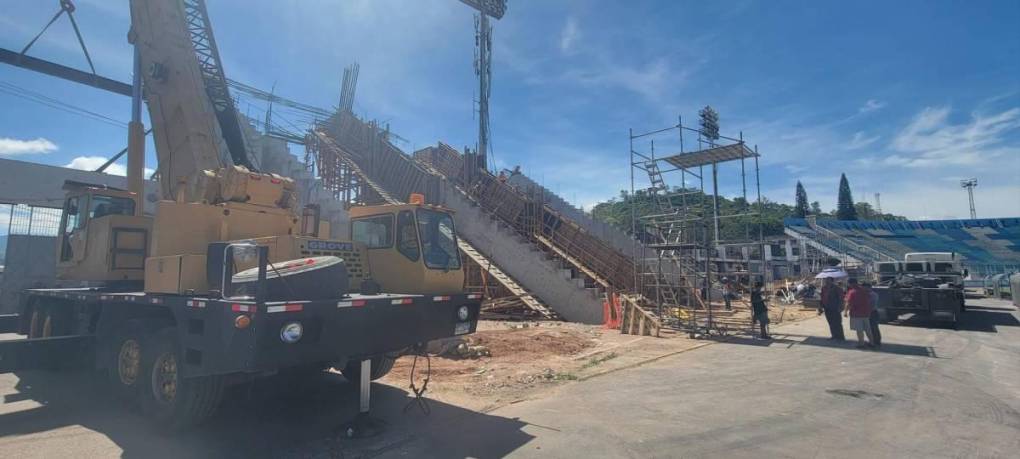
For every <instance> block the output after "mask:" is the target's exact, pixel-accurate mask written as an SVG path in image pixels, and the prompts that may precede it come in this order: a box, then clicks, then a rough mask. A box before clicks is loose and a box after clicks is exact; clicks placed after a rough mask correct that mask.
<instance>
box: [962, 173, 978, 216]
mask: <svg viewBox="0 0 1020 459" xmlns="http://www.w3.org/2000/svg"><path fill="white" fill-rule="evenodd" d="M960 186H961V187H963V188H966V189H967V196H968V197H969V198H970V218H977V211H976V210H974V187H976V186H977V179H976V178H970V179H966V180H960Z"/></svg>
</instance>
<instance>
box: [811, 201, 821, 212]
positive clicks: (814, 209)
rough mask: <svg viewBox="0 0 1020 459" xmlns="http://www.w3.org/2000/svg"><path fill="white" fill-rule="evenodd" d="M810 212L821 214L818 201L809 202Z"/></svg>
mask: <svg viewBox="0 0 1020 459" xmlns="http://www.w3.org/2000/svg"><path fill="white" fill-rule="evenodd" d="M811 214H812V215H821V214H822V205H821V204H819V203H818V201H814V202H812V203H811Z"/></svg>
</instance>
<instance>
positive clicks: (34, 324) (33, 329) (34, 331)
mask: <svg viewBox="0 0 1020 459" xmlns="http://www.w3.org/2000/svg"><path fill="white" fill-rule="evenodd" d="M45 315H46V312H45V311H44V310H43V307H42V306H36V307H34V308H32V318H31V319H30V320H29V322H28V337H29V338H42V326H43V322H44V321H45V320H46V318H45Z"/></svg>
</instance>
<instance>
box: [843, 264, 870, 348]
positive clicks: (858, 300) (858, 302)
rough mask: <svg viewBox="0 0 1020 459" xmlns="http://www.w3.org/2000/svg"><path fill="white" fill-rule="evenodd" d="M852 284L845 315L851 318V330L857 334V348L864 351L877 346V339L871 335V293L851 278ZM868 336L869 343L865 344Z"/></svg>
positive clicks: (846, 300)
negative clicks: (865, 338) (865, 337)
mask: <svg viewBox="0 0 1020 459" xmlns="http://www.w3.org/2000/svg"><path fill="white" fill-rule="evenodd" d="M848 283H849V284H850V286H849V288H847V291H846V298H845V299H844V301H845V303H846V308H845V309H844V311H843V315H845V316H849V317H850V329H851V330H853V331H856V332H857V348H858V349H863V348H866V347H873V346H874V345H875V337H874V336H873V335H872V334H871V320H869V317H870V316H871V292H870V291H869V290H868V289H867V288H864V287H863V286H861V285H860V284H858V283H857V279H855V278H852V277H851V278H850V280H849V281H848ZM865 335H867V336H868V342H867V343H865V342H864V336H865Z"/></svg>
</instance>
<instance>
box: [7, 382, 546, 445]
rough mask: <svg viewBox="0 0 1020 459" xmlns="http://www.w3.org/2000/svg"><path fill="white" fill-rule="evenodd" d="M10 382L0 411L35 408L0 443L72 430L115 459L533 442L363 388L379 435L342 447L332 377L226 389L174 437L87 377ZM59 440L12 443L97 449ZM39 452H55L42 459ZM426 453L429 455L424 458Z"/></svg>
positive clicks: (351, 398)
mask: <svg viewBox="0 0 1020 459" xmlns="http://www.w3.org/2000/svg"><path fill="white" fill-rule="evenodd" d="M17 376H18V378H19V382H18V384H17V386H16V387H15V389H16V390H17V393H14V394H7V395H5V396H4V400H3V403H4V404H5V405H7V404H10V403H13V402H15V401H19V400H34V401H36V402H37V403H39V404H41V405H42V406H38V407H34V408H28V409H24V410H20V411H14V410H12V409H0V439H4V438H7V439H8V440H9V439H10V438H9V437H10V436H13V435H29V434H36V433H43V432H47V431H51V430H53V429H58V428H62V427H67V426H75V425H80V426H82V427H84V428H86V429H88V430H92V431H95V432H97V433H99V434H100V435H102V436H105V437H106V439H108V440H109V441H110V442H113V443H114V444H116V446H117V447H119V448H121V449H122V450H123V456H124V457H145V458H150V457H245V458H248V457H362V456H374V455H377V454H379V453H382V452H385V451H388V450H391V449H393V448H396V447H400V446H402V445H408V444H412V443H416V442H428V441H430V437H431V436H432V435H433V434H438V433H442V432H443V430H444V427H446V426H448V425H451V424H453V423H454V421H456V422H457V423H461V422H468V423H471V424H473V425H479V426H483V428H484V429H485V431H486V433H487V435H486V437H487V438H486V439H485V441H484V442H482V441H476V442H453V443H450V442H442V445H441V446H442V448H441V451H442V453H441V454H437V455H442V456H456V457H471V456H473V457H491V456H504V455H506V454H508V453H509V452H511V451H513V450H515V449H517V448H519V447H521V446H522V445H524V444H525V443H527V442H529V441H530V440H531V439H532V438H533V436H531V435H529V434H527V433H525V432H523V431H522V430H521V428H522V427H523V426H525V425H526V423H523V422H520V421H518V420H515V419H508V418H502V417H499V416H492V415H488V414H484V413H479V412H475V411H470V410H466V409H464V408H460V407H457V406H454V405H449V404H445V403H441V402H438V401H436V400H429V404H430V406H431V408H432V411H431V414H430V415H428V416H426V415H425V414H423V413H422V411H420V410H418V409H417V408H413V407H412V409H409V410H407V411H406V412H405V411H404V407H405V406H406V405H407V404H408V402H410V401H412V400H413V398H412V397H409V396H408V393H407V392H406V391H404V390H402V389H398V388H395V387H392V386H388V385H384V384H373V385H372V415H373V416H374V417H376V418H378V419H381V420H382V421H383V422H385V423H386V425H387V428H386V430H385V431H384V432H383V433H382V434H381V435H379V436H377V437H374V438H370V439H363V440H350V439H347V438H346V436H344V432H343V429H342V426H343V425H344V424H345V423H346V421H349V420H350V419H352V418H353V416H354V415H355V414H356V413H357V410H358V394H357V391H356V390H354V389H355V387H354V386H353V385H352V384H350V383H348V382H347V381H346V380H345V379H343V377H341V376H339V375H335V374H324V375H323V377H322V378H318V379H316V380H314V381H303V384H301V385H300V386H288V385H287V384H289V383H286V382H281V381H279V380H274V379H275V378H269V379H266V380H260V381H258V382H256V383H253V384H247V385H242V386H235V387H233V388H231V390H229V391H228V394H227V396H226V398H225V400H224V403H223V405H222V406H221V408H220V410H219V411H218V412H217V414H216V415H215V416H214V417H213V418H212V419H210V420H209V421H208V422H207V423H205V424H203V425H201V426H199V427H197V428H194V429H191V430H188V431H183V432H165V431H160V430H159V429H157V428H156V427H155V426H153V425H152V424H150V423H149V422H148V421H147V420H146V419H145V418H143V417H142V416H141V415H140V414H139V413H138V411H137V409H134V408H133V407H131V406H128V405H127V404H125V403H119V402H116V401H114V400H113V397H111V396H109V395H108V394H106V393H104V391H103V390H102V386H101V382H100V379H99V378H97V377H95V376H94V375H93V374H92V373H53V372H40V371H30V372H21V373H18V374H17ZM291 383H292V381H291ZM2 407H3V405H0V408H2ZM445 430H448V429H445ZM62 437H63V438H62V439H61V438H53V437H52V436H46V435H43V436H39V437H33V438H37V439H38V442H39V443H38V444H35V445H33V444H32V443H31V442H33V441H35V440H33V439H31V438H28V439H18V440H17V442H18V443H21V444H23V445H24V446H23V447H25V448H30V449H27V450H31V451H34V452H35V453H36V454H38V453H42V454H40V455H43V456H52V455H62V454H65V453H67V451H68V450H69V449H70V450H75V449H78V447H79V446H80V447H81V449H80V450H79V451H82V452H83V454H84V451H88V450H89V449H90V448H97V447H104V442H103V441H102V440H101V439H93V440H88V439H86V438H82V437H81V436H80V435H77V434H75V435H73V437H75V438H74V439H69V438H66V437H68V435H65V436H62ZM0 441H2V440H0ZM53 442H62V443H60V444H58V445H54V444H53ZM80 442H81V443H80ZM105 447H107V448H108V446H105ZM38 448H43V449H42V450H40V449H38ZM45 448H56V449H54V450H53V454H47V453H46V449H45ZM426 451H428V453H427V454H428V455H432V450H431V449H429V450H426ZM437 451H438V450H437Z"/></svg>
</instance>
